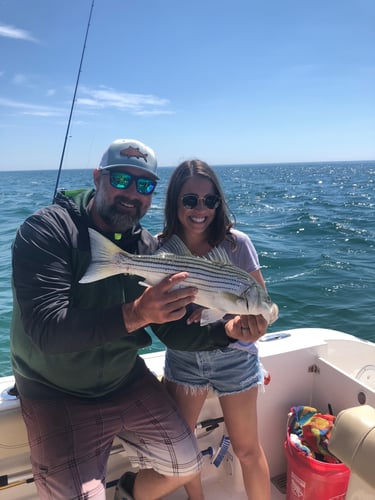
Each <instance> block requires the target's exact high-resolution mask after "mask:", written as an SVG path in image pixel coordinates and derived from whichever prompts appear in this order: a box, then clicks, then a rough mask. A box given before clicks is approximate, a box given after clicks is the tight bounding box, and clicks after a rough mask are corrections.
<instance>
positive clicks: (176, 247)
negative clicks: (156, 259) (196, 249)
mask: <svg viewBox="0 0 375 500" xmlns="http://www.w3.org/2000/svg"><path fill="white" fill-rule="evenodd" d="M156 253H157V254H158V255H160V254H164V253H165V254H167V255H168V254H174V255H193V254H192V253H191V252H190V250H189V249H188V247H187V246H186V245H185V243H184V242H183V241H182V240H181V238H179V237H178V236H177V235H176V234H174V235H173V236H172V237H171V238H170V239H169V240H168V241H167V242H166V243H165V244H164V245H163V246H162V247H161V248H160V249H159V250H158V251H157V252H156Z"/></svg>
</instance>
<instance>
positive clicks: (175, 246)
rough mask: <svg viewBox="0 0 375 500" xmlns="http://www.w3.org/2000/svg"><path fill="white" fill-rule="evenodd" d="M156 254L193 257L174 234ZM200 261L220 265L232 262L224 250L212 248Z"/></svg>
mask: <svg viewBox="0 0 375 500" xmlns="http://www.w3.org/2000/svg"><path fill="white" fill-rule="evenodd" d="M156 253H157V254H162V253H166V254H171V253H172V254H175V255H193V254H192V253H191V252H190V250H189V249H188V247H187V246H186V245H185V243H184V242H183V241H182V240H181V238H179V237H178V236H177V235H176V234H174V235H173V236H172V237H171V238H170V239H169V240H168V241H167V242H166V243H165V245H163V246H162V247H161V248H160V249H159V250H158V251H157V252H156ZM201 258H202V259H206V260H211V261H214V262H220V263H221V264H223V263H224V264H230V265H232V262H231V260H230V258H229V255H228V253H227V252H226V251H225V250H224V248H218V247H214V248H213V249H212V250H210V251H209V252H208V254H207V255H205V256H203V257H201Z"/></svg>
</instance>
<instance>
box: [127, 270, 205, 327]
mask: <svg viewBox="0 0 375 500" xmlns="http://www.w3.org/2000/svg"><path fill="white" fill-rule="evenodd" d="M187 277H188V273H185V272H184V273H178V274H173V275H172V276H168V277H167V278H165V279H163V280H162V281H161V282H160V283H159V284H158V285H155V286H152V287H149V288H146V290H145V291H144V292H143V294H142V295H141V296H140V297H138V299H136V300H135V301H134V302H131V303H129V304H124V305H123V306H122V314H123V318H124V323H125V326H126V329H127V330H128V332H133V331H134V330H138V328H142V327H144V326H147V325H149V324H150V323H167V322H169V321H175V320H178V319H181V318H182V317H183V316H184V315H185V314H186V306H187V305H188V304H190V303H191V302H194V300H195V297H196V295H197V293H198V290H197V289H196V288H194V287H180V288H179V287H178V285H179V284H180V283H182V282H183V281H184V280H185V279H186V278H187ZM174 287H178V288H176V289H174V290H172V288H174Z"/></svg>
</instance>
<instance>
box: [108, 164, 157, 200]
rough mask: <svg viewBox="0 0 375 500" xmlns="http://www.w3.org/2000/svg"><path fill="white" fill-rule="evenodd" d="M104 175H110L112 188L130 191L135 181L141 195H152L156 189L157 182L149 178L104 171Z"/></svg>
mask: <svg viewBox="0 0 375 500" xmlns="http://www.w3.org/2000/svg"><path fill="white" fill-rule="evenodd" d="M102 174H104V175H109V182H110V184H111V186H113V187H114V188H116V189H128V187H129V186H130V185H131V183H132V182H133V181H135V186H136V189H137V191H138V193H139V194H146V195H148V194H152V193H153V192H154V190H155V188H156V184H157V182H156V181H155V180H153V179H148V178H147V177H137V176H135V175H131V174H127V173H125V172H116V171H113V170H109V171H108V170H102Z"/></svg>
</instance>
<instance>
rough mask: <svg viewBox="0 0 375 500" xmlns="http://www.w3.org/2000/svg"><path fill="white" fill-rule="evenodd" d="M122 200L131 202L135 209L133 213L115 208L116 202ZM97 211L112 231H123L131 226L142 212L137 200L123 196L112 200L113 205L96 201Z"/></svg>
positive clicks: (136, 221)
mask: <svg viewBox="0 0 375 500" xmlns="http://www.w3.org/2000/svg"><path fill="white" fill-rule="evenodd" d="M119 201H122V202H124V203H127V202H128V203H131V204H132V205H133V206H134V208H135V210H136V213H135V214H130V213H123V212H120V211H118V210H117V208H116V202H119ZM97 211H98V214H99V215H100V217H101V218H102V219H103V221H104V222H105V223H106V225H108V226H110V227H111V229H112V231H113V232H115V233H116V232H118V233H124V232H125V231H127V230H128V229H130V228H131V227H133V226H135V225H136V224H138V222H139V221H140V219H141V218H142V217H143V215H144V213H142V210H141V204H140V203H139V201H138V200H132V201H131V202H130V200H129V199H128V198H125V197H122V196H121V197H118V198H116V199H115V200H114V203H113V205H107V204H105V203H100V202H99V203H97Z"/></svg>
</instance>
